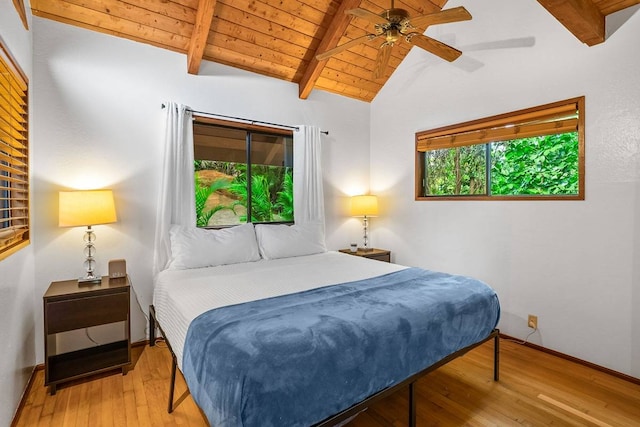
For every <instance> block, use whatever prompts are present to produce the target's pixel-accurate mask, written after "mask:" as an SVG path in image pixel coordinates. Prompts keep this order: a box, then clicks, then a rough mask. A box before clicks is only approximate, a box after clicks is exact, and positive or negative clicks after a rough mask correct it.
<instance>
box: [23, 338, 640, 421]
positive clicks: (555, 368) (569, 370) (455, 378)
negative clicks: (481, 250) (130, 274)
mask: <svg viewBox="0 0 640 427" xmlns="http://www.w3.org/2000/svg"><path fill="white" fill-rule="evenodd" d="M500 356H501V357H500V361H501V369H500V373H501V377H500V381H499V382H494V381H493V343H491V342H488V343H486V344H484V345H482V346H480V347H479V348H477V349H475V350H472V351H470V352H469V353H467V354H466V355H465V356H463V357H461V358H458V359H456V360H454V361H452V362H450V363H449V364H447V365H445V366H443V367H441V368H440V369H438V370H436V371H434V372H431V373H429V374H428V375H426V376H425V377H423V378H422V379H420V380H419V381H418V382H417V383H416V398H417V414H416V417H417V424H418V426H419V427H426V426H463V425H464V426H510V425H517V426H601V427H606V426H612V427H618V426H620V427H629V426H635V425H638V426H640V385H637V384H633V383H631V382H628V381H625V380H623V379H620V378H617V377H614V376H611V375H608V374H606V373H604V372H601V371H597V370H594V369H592V368H589V367H586V366H583V365H579V364H576V363H574V362H570V361H567V360H565V359H561V358H558V357H557V356H554V355H550V354H547V353H543V352H540V351H538V350H535V349H531V348H528V347H524V346H521V345H518V344H516V343H513V342H509V341H506V340H503V342H502V343H501V354H500ZM132 357H133V360H134V366H133V368H132V369H131V370H129V372H128V373H127V375H125V376H123V375H122V374H121V373H120V371H114V372H112V373H107V374H101V375H99V376H95V377H90V378H85V379H82V380H78V381H74V382H70V383H68V384H62V385H60V386H59V388H58V392H57V393H56V394H55V395H54V396H51V395H49V394H48V393H47V388H46V387H44V378H43V377H44V371H42V370H40V371H37V372H36V374H35V375H36V377H35V378H34V382H33V386H32V387H31V390H30V392H29V394H28V395H27V396H26V397H25V405H24V407H23V409H22V412H21V414H20V416H19V418H18V419H17V421H16V426H18V427H21V426H28V427H31V426H47V427H49V426H51V427H59V426H63V427H67V426H69V427H74V426H77V427H80V426H83V427H84V426H88V425H91V426H105V427H121V426H122V427H128V426H136V427H137V426H141V427H147V426H149V427H151V426H153V427H156V426H181V427H182V426H185V427H201V426H207V423H206V421H205V419H204V416H203V415H202V413H201V411H200V410H199V409H198V407H197V406H196V404H195V403H194V401H193V399H192V398H191V396H190V395H189V394H188V391H187V387H186V384H185V382H184V378H183V377H182V375H181V374H180V372H178V375H177V378H176V390H175V398H174V401H175V402H176V403H177V404H176V406H175V410H174V412H173V413H172V414H168V413H167V399H168V395H169V375H170V368H171V356H170V353H169V350H168V349H167V348H166V347H158V346H156V347H142V346H139V347H134V348H133V349H132ZM407 411H408V390H407V389H404V390H400V391H399V392H397V393H395V394H393V395H391V396H388V397H387V398H385V399H383V400H380V401H378V402H376V403H375V404H373V405H372V406H371V407H369V408H368V409H367V410H366V411H364V412H363V413H361V414H360V415H359V416H358V417H356V418H355V419H354V420H352V421H351V422H349V423H348V424H347V425H346V427H403V426H406V425H407Z"/></svg>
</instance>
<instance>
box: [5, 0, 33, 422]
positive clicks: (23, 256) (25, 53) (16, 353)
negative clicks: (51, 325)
mask: <svg viewBox="0 0 640 427" xmlns="http://www.w3.org/2000/svg"><path fill="white" fill-rule="evenodd" d="M0 37H1V38H2V40H3V41H4V43H5V46H6V47H7V48H8V49H9V51H10V52H11V54H12V55H13V56H14V58H15V59H16V61H17V62H18V63H19V64H20V67H21V68H22V70H23V71H24V72H25V73H26V74H27V76H31V33H30V32H28V31H26V30H25V29H24V27H23V26H22V22H21V21H20V18H19V17H18V14H17V13H16V11H15V9H14V7H13V3H11V2H10V1H3V2H0ZM30 94H31V101H33V91H31V93H30ZM32 240H34V239H33V238H32ZM33 246H34V245H33V244H31V245H29V246H27V247H26V248H24V249H21V250H20V251H18V252H16V253H15V254H13V255H11V256H9V257H8V258H5V259H4V260H2V261H0V324H2V325H3V327H2V328H0V343H2V346H3V350H2V357H0V425H3V426H8V425H10V424H11V420H12V418H13V415H14V413H15V410H16V408H17V406H18V402H19V400H20V397H21V396H22V393H23V391H24V388H25V386H26V384H27V381H28V379H29V375H30V374H31V372H32V370H33V367H34V365H35V340H36V337H38V336H37V335H36V330H35V323H34V316H33V312H34V304H35V299H34V293H33V288H34V286H33V281H34V260H33ZM36 307H37V306H36Z"/></svg>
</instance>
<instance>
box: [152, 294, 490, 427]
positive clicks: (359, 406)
mask: <svg viewBox="0 0 640 427" xmlns="http://www.w3.org/2000/svg"><path fill="white" fill-rule="evenodd" d="M156 327H158V329H160V333H161V334H162V336H163V337H164V340H165V342H166V343H167V347H168V348H169V351H170V352H171V383H170V385H169V405H168V407H167V412H169V413H171V412H173V409H174V408H173V394H174V391H175V385H176V369H177V365H178V361H177V359H176V355H175V353H174V352H173V349H172V348H171V343H169V340H168V339H167V336H166V335H165V333H164V331H163V330H162V326H160V323H159V322H158V320H157V319H156V309H155V307H154V306H153V305H150V306H149V346H151V347H153V346H154V345H155V340H156ZM491 339H493V341H494V342H493V380H494V381H498V380H499V379H500V330H499V329H497V328H496V329H494V330H493V331H491V333H490V334H489V335H488V336H487V337H486V338H484V339H482V340H480V341H478V342H477V343H475V344H471V345H470V346H467V347H465V348H463V349H461V350H458V351H456V352H455V353H452V354H450V355H449V356H447V357H445V358H444V359H442V360H440V361H438V362H436V363H434V364H433V365H431V366H429V367H428V368H425V369H423V370H422V371H420V372H418V373H416V374H414V375H411V376H410V377H408V378H406V379H405V380H404V381H402V382H400V383H398V384H396V385H394V386H391V387H387V388H385V389H383V390H380V391H379V392H377V393H375V394H372V395H371V396H369V397H367V398H366V399H364V400H363V401H362V402H360V403H356V404H355V405H353V406H351V407H349V408H347V409H345V410H343V411H342V412H339V413H337V414H335V415H332V416H330V417H328V418H326V419H325V420H323V421H321V422H319V423H317V424H314V425H313V427H330V426H334V425H336V424H338V423H340V422H342V421H345V420H347V419H349V418H350V417H353V416H354V415H357V414H358V413H360V412H362V411H364V410H365V409H367V408H368V407H369V406H370V405H371V404H373V403H374V402H377V401H378V400H380V399H383V398H385V397H387V396H389V395H390V394H393V393H395V392H397V391H398V390H400V389H401V388H404V387H407V386H408V387H409V427H415V425H416V399H415V383H416V381H417V380H418V379H420V378H421V377H423V376H424V375H426V374H428V373H429V372H432V371H434V370H436V369H438V368H439V367H441V366H442V365H445V364H447V363H449V362H451V361H452V360H454V359H457V358H458V357H460V356H462V355H464V354H465V353H467V352H468V351H470V350H473V349H474V348H476V347H478V346H480V345H482V344H484V343H485V342H487V341H489V340H491Z"/></svg>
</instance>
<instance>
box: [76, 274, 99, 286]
mask: <svg viewBox="0 0 640 427" xmlns="http://www.w3.org/2000/svg"><path fill="white" fill-rule="evenodd" d="M97 283H102V277H100V276H94V275H87V276H84V277H80V278H78V286H91V285H95V284H97Z"/></svg>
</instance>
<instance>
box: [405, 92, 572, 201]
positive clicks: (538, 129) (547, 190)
mask: <svg viewBox="0 0 640 427" xmlns="http://www.w3.org/2000/svg"><path fill="white" fill-rule="evenodd" d="M433 199H449V200H453V199H466V200H468V199H481V200H505V199H507V200H531V199H536V200H540V199H547V200H584V97H581V98H575V99H570V100H567V101H561V102H557V103H553V104H548V105H542V106H539V107H535V108H530V109H527V110H521V111H516V112H513V113H508V114H503V115H500V116H493V117H489V118H486V119H481V120H476V121H473V122H467V123H461V124H457V125H453V126H447V127H445V128H439V129H434V130H429V131H423V132H418V133H416V200H433Z"/></svg>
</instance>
